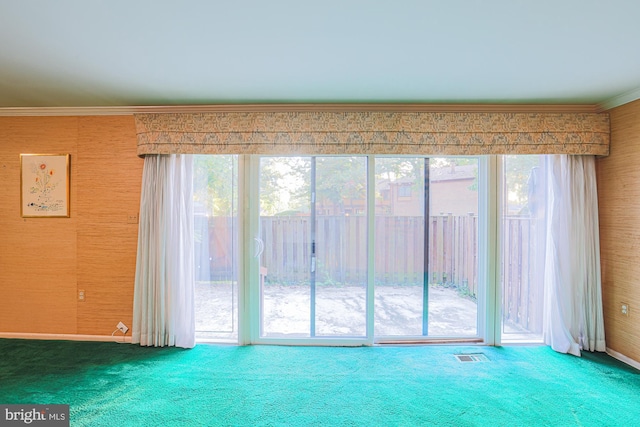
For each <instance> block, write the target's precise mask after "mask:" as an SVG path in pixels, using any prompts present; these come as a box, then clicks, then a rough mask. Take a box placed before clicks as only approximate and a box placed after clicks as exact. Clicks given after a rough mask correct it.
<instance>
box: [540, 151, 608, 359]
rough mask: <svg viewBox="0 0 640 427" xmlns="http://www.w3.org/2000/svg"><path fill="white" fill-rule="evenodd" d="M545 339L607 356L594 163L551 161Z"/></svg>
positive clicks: (587, 159) (567, 349)
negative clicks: (602, 352) (603, 352)
mask: <svg viewBox="0 0 640 427" xmlns="http://www.w3.org/2000/svg"><path fill="white" fill-rule="evenodd" d="M548 174H549V175H548V181H547V185H548V216H547V218H548V221H547V251H546V263H545V264H546V268H545V311H546V313H545V316H544V317H545V325H544V340H545V343H547V344H548V345H550V346H551V347H552V348H553V349H554V350H556V351H558V352H561V353H571V354H574V355H576V356H580V351H581V350H589V351H605V339H604V319H603V309H602V284H601V278H600V240H599V234H598V233H599V227H598V198H597V191H596V175H595V158H594V157H593V156H569V155H553V156H549V167H548Z"/></svg>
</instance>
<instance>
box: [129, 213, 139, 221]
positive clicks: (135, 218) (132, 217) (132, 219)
mask: <svg viewBox="0 0 640 427" xmlns="http://www.w3.org/2000/svg"><path fill="white" fill-rule="evenodd" d="M137 223H138V214H137V213H136V214H130V215H127V224H137Z"/></svg>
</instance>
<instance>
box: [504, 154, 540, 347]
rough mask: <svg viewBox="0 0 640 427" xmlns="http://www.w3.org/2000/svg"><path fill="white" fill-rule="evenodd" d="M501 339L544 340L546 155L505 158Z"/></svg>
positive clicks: (505, 340)
mask: <svg viewBox="0 0 640 427" xmlns="http://www.w3.org/2000/svg"><path fill="white" fill-rule="evenodd" d="M503 171H504V173H503V189H504V193H503V195H502V201H503V207H502V233H501V235H502V275H501V277H502V341H503V342H510V341H526V342H541V341H542V307H543V298H544V293H543V290H544V283H543V279H544V274H542V273H541V272H543V271H544V261H545V246H546V239H545V221H546V209H545V207H546V194H547V186H546V181H545V176H546V156H542V155H521V156H516V155H509V156H504V157H503Z"/></svg>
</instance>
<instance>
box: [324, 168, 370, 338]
mask: <svg viewBox="0 0 640 427" xmlns="http://www.w3.org/2000/svg"><path fill="white" fill-rule="evenodd" d="M315 194H316V197H315V257H316V258H315V259H316V262H315V267H316V272H315V292H316V300H315V306H316V307H315V335H318V336H340V335H342V336H359V337H363V336H366V334H367V331H366V313H367V309H366V308H367V209H366V208H367V163H366V158H365V157H317V158H316V159H315Z"/></svg>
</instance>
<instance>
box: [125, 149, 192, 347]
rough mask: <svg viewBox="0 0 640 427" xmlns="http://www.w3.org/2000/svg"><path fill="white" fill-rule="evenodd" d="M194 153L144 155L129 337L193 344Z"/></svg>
mask: <svg viewBox="0 0 640 427" xmlns="http://www.w3.org/2000/svg"><path fill="white" fill-rule="evenodd" d="M192 182H193V159H192V156H190V155H159V156H147V157H145V160H144V171H143V177H142V194H141V199H140V225H139V227H138V254H137V257H136V276H135V284H134V296H133V328H132V331H131V342H132V343H133V344H140V345H143V346H155V347H164V346H177V347H184V348H191V347H193V346H194V345H195V314H194V288H195V277H194V270H193V265H194V264H193V260H194V247H193V241H194V238H193V233H194V228H193V184H192Z"/></svg>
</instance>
